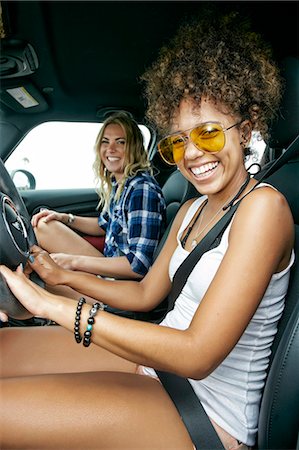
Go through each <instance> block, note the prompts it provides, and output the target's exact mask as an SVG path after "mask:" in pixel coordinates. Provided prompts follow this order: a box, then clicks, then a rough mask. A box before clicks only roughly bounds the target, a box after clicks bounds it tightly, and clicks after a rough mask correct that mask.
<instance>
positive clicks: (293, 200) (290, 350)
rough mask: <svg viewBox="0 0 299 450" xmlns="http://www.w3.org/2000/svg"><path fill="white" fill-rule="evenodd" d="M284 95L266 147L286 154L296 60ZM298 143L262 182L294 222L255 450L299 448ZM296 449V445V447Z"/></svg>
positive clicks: (296, 127) (294, 125) (295, 102)
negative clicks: (272, 189)
mask: <svg viewBox="0 0 299 450" xmlns="http://www.w3.org/2000/svg"><path fill="white" fill-rule="evenodd" d="M282 72H283V75H284V77H285V79H286V91H285V96H284V99H283V103H282V108H281V115H280V117H279V118H278V120H277V123H276V124H275V126H273V130H272V133H271V140H270V142H269V145H270V146H271V147H272V148H273V149H275V152H279V151H280V152H281V151H284V150H285V149H286V147H287V145H288V144H289V143H290V142H292V141H293V140H295V139H296V137H297V136H298V134H299V82H298V80H299V60H298V59H296V58H288V59H286V60H284V62H283V66H282ZM298 180H299V142H298V140H297V141H296V144H295V147H294V148H293V151H292V157H291V159H290V160H289V161H288V162H287V163H286V164H284V165H283V166H282V167H281V168H280V169H279V170H278V171H276V172H275V173H274V174H273V175H271V176H270V177H269V178H268V179H267V180H266V181H267V182H269V183H271V184H272V185H273V186H275V187H276V188H277V189H278V190H279V191H280V192H282V193H283V194H284V195H285V197H286V199H287V200H288V202H289V205H290V208H291V211H292V214H293V217H294V222H295V234H296V237H295V239H296V240H295V257H296V260H295V264H294V266H293V267H292V269H291V277H290V282H289V287H288V292H287V296H286V303H285V309H284V312H283V315H282V318H281V321H280V323H279V328H278V332H277V335H276V337H275V340H274V343H273V347H272V354H271V360H270V367H269V372H268V376H267V380H266V384H265V389H264V393H263V398H262V403H261V408H260V418H259V425H258V443H257V447H258V448H259V449H280V450H281V449H295V448H296V445H297V446H299V434H298V432H299V182H298ZM297 448H298V447H297Z"/></svg>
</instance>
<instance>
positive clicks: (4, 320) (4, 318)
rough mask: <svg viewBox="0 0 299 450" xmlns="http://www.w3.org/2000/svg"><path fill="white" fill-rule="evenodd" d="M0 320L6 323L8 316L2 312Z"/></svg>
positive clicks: (0, 312)
mask: <svg viewBox="0 0 299 450" xmlns="http://www.w3.org/2000/svg"><path fill="white" fill-rule="evenodd" d="M0 320H1V322H8V316H7V315H6V314H5V313H4V312H2V311H0Z"/></svg>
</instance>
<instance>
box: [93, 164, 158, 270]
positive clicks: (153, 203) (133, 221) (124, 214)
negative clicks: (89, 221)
mask: <svg viewBox="0 0 299 450" xmlns="http://www.w3.org/2000/svg"><path fill="white" fill-rule="evenodd" d="M116 189H117V183H116V181H115V180H114V181H113V190H112V200H111V202H110V206H109V211H104V212H103V213H102V214H101V215H100V216H99V219H98V222H99V226H100V227H101V228H102V229H103V230H104V231H105V233H106V236H105V247H104V255H105V256H108V257H113V256H126V257H127V259H128V261H129V263H130V265H131V267H132V270H133V271H134V272H136V273H138V274H141V275H145V274H146V273H147V271H148V269H149V268H150V266H151V265H152V262H153V255H154V251H155V249H156V247H157V245H158V242H159V240H160V238H161V236H162V233H163V231H164V225H165V210H166V205H165V200H164V197H163V194H162V191H161V188H160V186H159V185H158V183H157V182H156V181H155V179H154V178H153V177H152V176H151V175H150V174H149V173H148V172H140V173H138V174H137V175H136V176H135V177H132V178H128V179H127V180H126V183H125V186H124V189H123V191H122V193H121V196H120V199H119V200H118V201H117V202H116V201H114V198H115V192H116Z"/></svg>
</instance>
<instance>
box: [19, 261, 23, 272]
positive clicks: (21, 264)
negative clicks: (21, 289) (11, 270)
mask: <svg viewBox="0 0 299 450" xmlns="http://www.w3.org/2000/svg"><path fill="white" fill-rule="evenodd" d="M20 267H21V270H22V272H24V266H23V263H20Z"/></svg>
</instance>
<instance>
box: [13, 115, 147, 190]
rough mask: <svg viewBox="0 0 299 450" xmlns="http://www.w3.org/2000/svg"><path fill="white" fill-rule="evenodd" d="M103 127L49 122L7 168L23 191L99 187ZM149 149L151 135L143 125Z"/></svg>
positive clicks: (29, 138)
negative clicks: (98, 143) (97, 157)
mask: <svg viewBox="0 0 299 450" xmlns="http://www.w3.org/2000/svg"><path fill="white" fill-rule="evenodd" d="M100 128H101V124H99V123H83V122H47V123H43V124H41V125H38V126H37V127H35V128H34V129H32V130H31V131H30V132H29V133H28V134H27V135H26V136H25V138H24V139H23V140H22V142H21V143H20V144H19V145H18V147H17V148H16V149H15V150H14V152H13V153H12V154H11V156H10V157H9V158H8V159H7V161H6V163H5V166H6V168H7V170H8V172H9V173H10V174H11V176H12V177H13V180H14V182H15V184H16V186H17V187H18V188H19V189H72V188H73V189H75V188H91V187H94V186H95V182H94V173H93V170H92V164H93V162H94V143H95V140H96V136H97V134H98V132H99V130H100ZM140 129H141V131H142V133H143V136H144V144H145V148H146V149H147V147H148V144H149V140H150V132H149V130H148V128H146V127H145V126H143V125H140Z"/></svg>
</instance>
